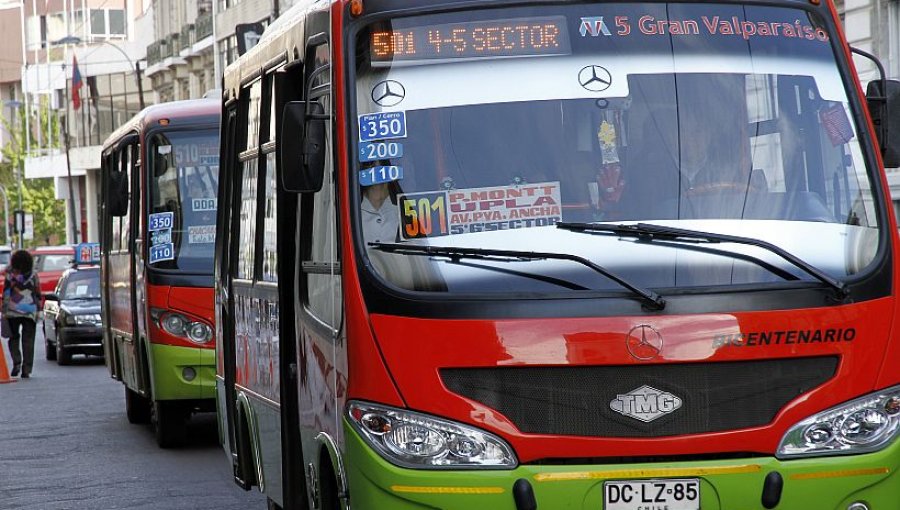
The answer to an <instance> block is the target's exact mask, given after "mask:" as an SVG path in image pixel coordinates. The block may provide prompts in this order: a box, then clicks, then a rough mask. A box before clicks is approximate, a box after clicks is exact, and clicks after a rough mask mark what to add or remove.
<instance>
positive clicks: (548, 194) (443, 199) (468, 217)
mask: <svg viewBox="0 0 900 510" xmlns="http://www.w3.org/2000/svg"><path fill="white" fill-rule="evenodd" d="M559 188H560V185H559V182H558V181H557V182H542V183H537V184H522V185H518V186H495V187H491V188H470V189H460V190H450V191H434V192H426V193H409V194H405V195H400V196H399V197H398V200H397V205H398V207H399V209H400V235H401V236H402V237H403V238H404V239H417V238H422V237H439V236H445V235H450V234H468V233H475V232H491V231H496V230H515V229H520V228H531V227H543V226H547V225H555V224H556V223H558V222H560V221H562V200H561V199H560V189H559Z"/></svg>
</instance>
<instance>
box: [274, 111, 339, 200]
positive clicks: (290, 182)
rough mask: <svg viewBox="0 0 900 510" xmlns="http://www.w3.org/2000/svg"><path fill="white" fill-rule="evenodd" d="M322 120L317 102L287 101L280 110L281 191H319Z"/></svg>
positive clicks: (322, 174)
mask: <svg viewBox="0 0 900 510" xmlns="http://www.w3.org/2000/svg"><path fill="white" fill-rule="evenodd" d="M326 118H327V116H325V110H324V108H323V107H322V105H321V104H320V103H318V102H314V101H313V102H309V103H308V102H306V101H291V102H289V103H287V104H286V105H285V106H284V113H283V115H282V121H281V140H280V141H279V143H278V151H279V152H280V157H279V162H280V165H281V182H282V185H283V186H284V189H285V191H292V192H295V193H315V192H317V191H319V190H320V189H322V181H323V180H324V177H325V151H326V148H325V122H326Z"/></svg>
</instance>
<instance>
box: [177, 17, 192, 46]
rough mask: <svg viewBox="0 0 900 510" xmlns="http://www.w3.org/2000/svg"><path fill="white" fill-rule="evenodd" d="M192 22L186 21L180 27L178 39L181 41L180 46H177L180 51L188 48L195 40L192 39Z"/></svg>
mask: <svg viewBox="0 0 900 510" xmlns="http://www.w3.org/2000/svg"><path fill="white" fill-rule="evenodd" d="M194 34H195V30H194V24H193V23H188V24H186V25H184V26H183V27H181V35H180V36H179V39H178V40H179V41H180V42H181V46H180V47H179V50H180V51H185V50H189V49H190V48H191V46H193V44H194V43H195V42H196V41H195V40H194Z"/></svg>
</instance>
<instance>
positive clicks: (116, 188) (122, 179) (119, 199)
mask: <svg viewBox="0 0 900 510" xmlns="http://www.w3.org/2000/svg"><path fill="white" fill-rule="evenodd" d="M106 191H107V196H106V203H107V209H108V210H109V215H110V216H125V214H127V213H128V176H127V175H126V174H125V172H110V173H109V187H108V188H107V190H106Z"/></svg>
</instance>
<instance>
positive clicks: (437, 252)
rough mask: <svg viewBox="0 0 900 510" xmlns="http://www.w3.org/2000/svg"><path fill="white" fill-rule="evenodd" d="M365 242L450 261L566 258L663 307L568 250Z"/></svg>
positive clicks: (655, 306)
mask: <svg viewBox="0 0 900 510" xmlns="http://www.w3.org/2000/svg"><path fill="white" fill-rule="evenodd" d="M369 246H371V247H372V248H374V249H376V250H381V251H385V252H389V253H399V254H403V255H424V256H428V257H447V258H449V259H450V260H451V261H454V262H458V261H459V260H460V259H464V258H465V259H480V260H493V261H510V260H522V261H525V260H568V261H571V262H575V263H578V264H581V265H583V266H585V267H588V268H590V269H592V270H594V271H595V272H597V273H600V274H601V275H603V276H605V277H607V278H609V279H610V280H612V281H614V282H616V283H618V284H619V285H621V286H622V287H625V288H626V289H628V290H630V291H631V292H633V293H634V294H636V295H637V296H639V297H640V298H641V300H642V301H643V302H644V305H645V306H646V307H647V308H648V309H651V310H662V309H663V308H665V307H666V300H665V299H663V298H662V296H660V295H659V294H657V293H655V292H653V291H652V290H649V289H644V288H642V287H638V286H637V285H634V284H633V283H631V282H629V281H627V280H625V279H623V278H622V277H620V276H618V275H616V274H615V273H612V272H610V271H609V270H608V269H606V268H605V267H603V266H600V265H598V264H595V263H593V262H591V261H590V260H588V259H586V258H584V257H579V256H578V255H572V254H569V253H546V252H537V251H518V250H495V249H489V248H463V247H458V246H425V245H420V244H401V243H369Z"/></svg>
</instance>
